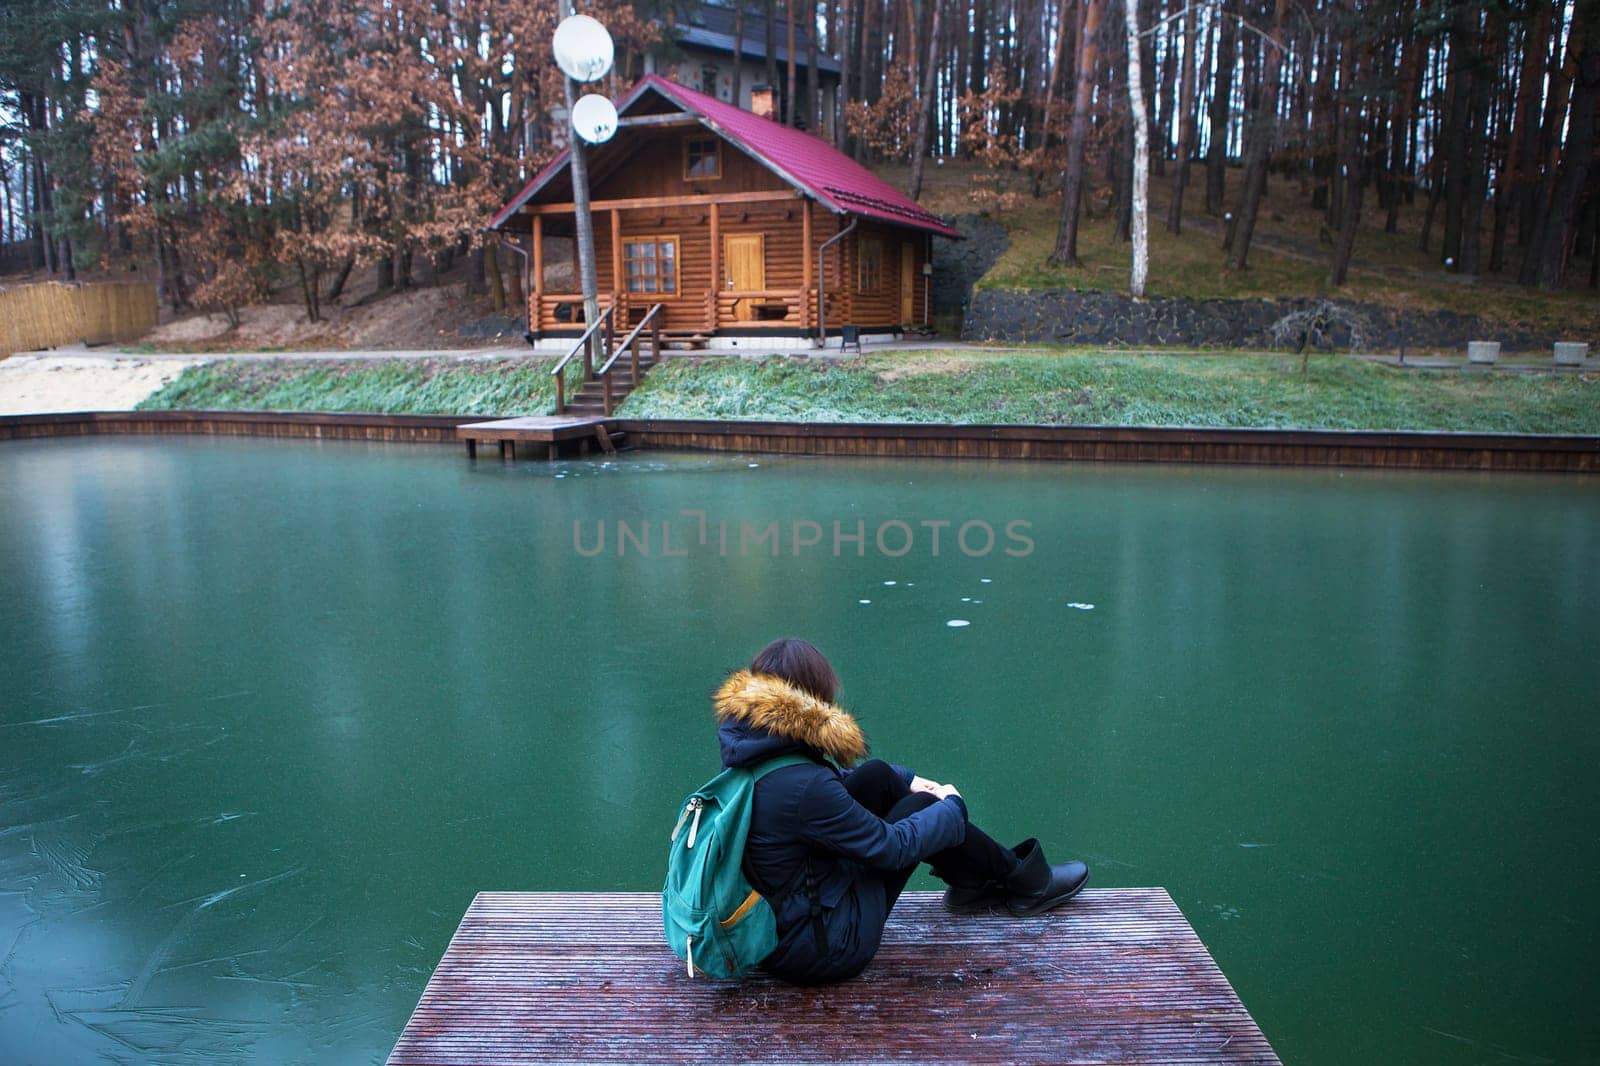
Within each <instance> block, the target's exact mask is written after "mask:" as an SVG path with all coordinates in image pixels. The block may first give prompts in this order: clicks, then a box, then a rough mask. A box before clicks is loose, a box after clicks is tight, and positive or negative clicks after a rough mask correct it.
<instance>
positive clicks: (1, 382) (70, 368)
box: [0, 349, 216, 415]
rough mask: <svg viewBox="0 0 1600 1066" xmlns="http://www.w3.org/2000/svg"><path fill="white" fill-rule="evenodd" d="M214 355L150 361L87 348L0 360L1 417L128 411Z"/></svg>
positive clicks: (36, 353)
mask: <svg viewBox="0 0 1600 1066" xmlns="http://www.w3.org/2000/svg"><path fill="white" fill-rule="evenodd" d="M214 358H216V356H204V355H197V356H163V357H161V358H158V359H150V358H146V357H144V356H138V355H126V354H118V353H113V352H108V353H106V354H104V355H97V354H94V353H92V352H91V351H89V350H88V349H68V350H65V351H54V352H23V353H19V354H17V355H13V356H11V357H10V358H9V359H0V415H28V414H48V413H51V412H58V411H126V410H129V409H131V408H133V407H134V406H136V405H137V404H138V403H139V401H140V400H143V399H144V398H145V397H146V396H149V395H150V394H151V393H152V392H154V391H155V390H156V389H159V388H160V387H161V386H163V385H165V384H166V383H167V382H169V381H171V380H172V379H173V378H175V377H177V376H178V375H179V374H181V373H183V368H184V367H186V366H190V365H192V364H194V363H203V362H205V361H206V360H207V359H214Z"/></svg>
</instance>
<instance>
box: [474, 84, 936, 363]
mask: <svg viewBox="0 0 1600 1066" xmlns="http://www.w3.org/2000/svg"><path fill="white" fill-rule="evenodd" d="M617 110H618V113H619V114H620V116H621V120H620V122H619V128H618V130H617V132H616V134H615V135H614V136H613V137H612V138H611V140H609V141H607V142H606V143H604V144H601V145H598V146H591V147H590V149H589V153H588V160H589V177H590V202H591V209H592V218H593V228H594V240H595V274H596V278H597V281H598V288H599V295H600V306H601V307H602V308H604V307H608V306H609V307H614V308H615V315H614V319H615V321H616V322H617V324H618V325H621V324H623V323H629V322H638V321H639V319H640V318H641V317H642V316H643V315H644V314H645V313H646V312H647V311H648V310H649V309H650V308H651V307H652V306H654V305H656V304H658V303H659V304H660V305H661V306H662V312H661V313H660V315H659V316H658V318H659V319H660V326H661V330H662V334H663V336H664V338H665V339H666V340H667V341H668V342H676V343H677V344H678V345H682V346H690V347H716V348H724V347H739V348H742V347H749V346H751V345H752V344H757V343H759V344H761V345H763V346H769V347H802V346H811V345H815V344H817V343H818V342H824V343H833V344H837V343H838V339H839V337H840V334H841V332H842V331H843V330H844V327H846V326H850V327H854V329H855V331H858V332H859V333H860V334H862V335H869V334H895V333H900V332H903V331H904V330H906V329H910V328H916V327H921V326H927V325H929V324H930V322H931V315H932V298H931V296H932V294H931V291H930V288H931V282H932V278H931V272H932V268H931V262H932V242H933V239H934V238H935V237H945V238H954V239H960V236H961V235H960V233H959V232H958V231H956V230H954V229H952V228H951V227H950V226H948V225H946V224H945V223H944V222H943V221H941V220H940V219H939V217H938V216H936V215H934V214H932V213H930V212H928V211H926V210H924V209H923V208H921V207H919V206H917V204H916V203H915V202H913V201H912V200H911V199H910V198H908V197H907V196H906V195H905V194H904V193H902V192H900V191H899V190H898V189H896V188H894V187H893V186H892V185H890V184H889V183H888V182H886V181H884V180H883V179H881V178H879V177H878V176H877V175H875V174H873V173H872V172H871V171H869V170H868V169H867V168H865V167H863V166H861V165H860V164H859V163H856V162H855V161H854V160H852V159H850V158H849V157H847V156H845V155H844V154H843V153H841V152H839V151H838V150H837V149H835V148H834V147H833V146H832V145H830V144H828V143H827V142H826V141H823V140H821V139H819V138H817V137H815V136H813V135H811V134H809V133H805V132H803V131H800V130H795V129H791V128H789V127H787V126H783V125H781V124H780V123H778V122H776V121H774V120H773V119H772V118H771V117H769V115H770V111H769V112H768V114H762V113H761V112H762V110H763V109H762V106H761V103H760V102H758V104H757V106H756V109H755V110H752V111H746V110H743V109H740V108H737V107H735V106H733V105H732V104H731V103H729V102H726V101H722V100H717V99H716V98H714V97H711V96H707V95H706V94H704V93H700V92H696V91H695V90H693V89H688V88H685V87H684V86H681V85H677V84H675V83H673V82H670V81H667V80H666V79H665V78H662V77H660V76H658V75H653V74H651V75H646V76H645V77H644V79H643V80H641V81H640V82H639V84H638V85H636V86H635V87H634V88H633V90H632V91H631V92H629V93H628V95H627V96H626V97H624V98H623V100H622V101H621V103H620V104H619V105H618V108H617ZM568 163H569V154H568V152H566V151H563V152H562V153H561V154H560V155H559V156H557V157H556V158H555V159H554V160H553V161H552V162H551V163H550V164H549V165H548V166H547V167H545V168H544V169H543V170H542V171H540V172H539V174H537V175H536V176H535V177H534V179H533V180H532V181H530V182H529V183H528V184H527V185H526V186H525V187H524V188H523V189H522V191H521V192H519V193H518V194H517V195H516V196H515V197H514V198H513V199H512V200H511V202H510V203H508V204H506V206H505V207H504V208H502V209H501V210H500V212H499V213H498V214H497V215H495V217H494V219H493V220H492V221H491V223H490V229H491V230H497V231H500V232H502V233H504V234H506V235H507V236H511V237H514V238H515V239H517V240H519V241H520V240H526V241H527V242H528V245H527V255H528V260H529V267H528V273H529V281H530V284H529V286H528V333H529V337H528V339H529V341H530V343H533V344H535V345H536V346H540V347H543V346H544V345H543V344H541V342H543V341H546V340H549V341H552V342H554V341H558V339H565V338H573V337H577V336H579V335H580V334H581V333H582V332H583V328H584V326H583V300H582V297H581V295H580V294H579V291H578V290H579V284H578V277H577V271H576V269H575V267H574V266H573V265H572V260H573V255H572V247H573V238H574V234H575V214H574V206H573V193H572V180H571V172H570V168H569V165H568ZM557 261H559V263H560V266H561V268H562V269H556V268H555V265H556V263H557ZM569 343H570V342H569Z"/></svg>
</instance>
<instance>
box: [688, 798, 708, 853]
mask: <svg viewBox="0 0 1600 1066" xmlns="http://www.w3.org/2000/svg"><path fill="white" fill-rule="evenodd" d="M704 807H705V804H704V803H702V802H701V801H700V800H699V799H698V798H696V799H695V801H694V821H692V822H690V823H689V847H691V848H693V847H694V835H695V833H696V832H698V831H699V829H700V811H701V809H702V808H704Z"/></svg>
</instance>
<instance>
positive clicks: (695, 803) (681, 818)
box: [667, 796, 700, 844]
mask: <svg viewBox="0 0 1600 1066" xmlns="http://www.w3.org/2000/svg"><path fill="white" fill-rule="evenodd" d="M699 806H700V797H699V796H690V797H689V802H688V803H685V804H684V805H683V812H682V813H681V814H679V815H678V824H677V825H675V826H673V827H672V835H671V836H670V837H668V838H667V842H668V843H669V844H670V843H673V842H674V841H676V840H677V839H678V834H679V833H680V832H682V830H683V823H684V822H687V821H688V820H689V811H690V810H691V809H694V808H697V807H699Z"/></svg>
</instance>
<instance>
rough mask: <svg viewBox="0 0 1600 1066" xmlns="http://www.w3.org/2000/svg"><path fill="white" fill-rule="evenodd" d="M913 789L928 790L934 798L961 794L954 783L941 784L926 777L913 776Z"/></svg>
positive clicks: (917, 790)
mask: <svg viewBox="0 0 1600 1066" xmlns="http://www.w3.org/2000/svg"><path fill="white" fill-rule="evenodd" d="M911 791H913V792H926V793H927V794H928V795H930V796H932V797H933V798H934V799H944V798H945V797H946V796H960V795H961V793H959V792H957V791H956V786H954V785H941V784H939V782H937V781H929V780H928V779H927V778H926V777H913V778H912V779H911Z"/></svg>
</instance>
